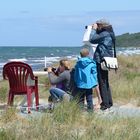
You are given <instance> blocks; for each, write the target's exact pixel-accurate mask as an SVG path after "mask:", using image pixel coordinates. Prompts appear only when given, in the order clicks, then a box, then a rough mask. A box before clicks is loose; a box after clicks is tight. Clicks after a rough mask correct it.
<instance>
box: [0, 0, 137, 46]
mask: <svg viewBox="0 0 140 140" xmlns="http://www.w3.org/2000/svg"><path fill="white" fill-rule="evenodd" d="M102 18H105V19H107V20H108V21H109V22H110V23H111V24H112V25H113V27H114V31H115V33H116V35H120V34H123V33H126V32H129V33H136V32H140V0H133V1H130V0H116V1H113V0H106V1H103V0H102V1H101V0H100V1H97V0H96V1H95V0H0V46H81V45H82V38H83V33H84V27H85V25H88V24H91V23H93V22H95V21H96V20H98V19H102Z"/></svg>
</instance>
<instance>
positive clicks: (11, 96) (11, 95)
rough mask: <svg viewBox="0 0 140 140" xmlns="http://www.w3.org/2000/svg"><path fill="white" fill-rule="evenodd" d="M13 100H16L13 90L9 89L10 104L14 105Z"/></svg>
mask: <svg viewBox="0 0 140 140" xmlns="http://www.w3.org/2000/svg"><path fill="white" fill-rule="evenodd" d="M13 101H14V94H12V92H10V91H9V96H8V103H7V104H8V105H10V106H12V105H13Z"/></svg>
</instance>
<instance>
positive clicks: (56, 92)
mask: <svg viewBox="0 0 140 140" xmlns="http://www.w3.org/2000/svg"><path fill="white" fill-rule="evenodd" d="M50 94H51V98H52V100H53V101H59V100H62V99H63V95H64V94H66V92H65V91H64V90H62V89H59V88H55V87H52V88H50Z"/></svg>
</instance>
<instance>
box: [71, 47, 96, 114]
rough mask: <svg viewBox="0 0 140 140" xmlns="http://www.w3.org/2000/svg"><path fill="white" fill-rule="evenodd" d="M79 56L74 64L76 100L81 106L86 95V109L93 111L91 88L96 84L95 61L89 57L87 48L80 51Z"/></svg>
mask: <svg viewBox="0 0 140 140" xmlns="http://www.w3.org/2000/svg"><path fill="white" fill-rule="evenodd" d="M80 55H81V58H80V59H79V60H78V61H77V63H76V65H75V73H74V80H75V83H76V86H77V91H78V92H77V97H78V100H79V101H78V102H79V103H80V105H81V106H82V107H83V106H84V98H85V97H86V101H87V109H88V111H93V99H92V88H93V87H95V86H97V84H98V82H97V72H96V63H95V62H94V60H93V59H91V58H89V57H88V55H89V51H88V49H86V48H84V49H82V50H81V51H80Z"/></svg>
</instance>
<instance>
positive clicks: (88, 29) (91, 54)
mask: <svg viewBox="0 0 140 140" xmlns="http://www.w3.org/2000/svg"><path fill="white" fill-rule="evenodd" d="M91 32H92V25H89V26H86V30H85V33H84V36H83V43H84V46H88V48H89V57H90V58H91V59H93V58H94V53H95V51H96V47H97V45H98V44H92V43H90V42H89V40H90V34H91ZM93 90H94V91H95V92H96V94H97V97H98V102H97V103H96V104H95V106H94V108H95V109H100V104H101V103H102V98H101V95H100V90H99V85H97V86H96V87H95V88H94V89H93Z"/></svg>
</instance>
